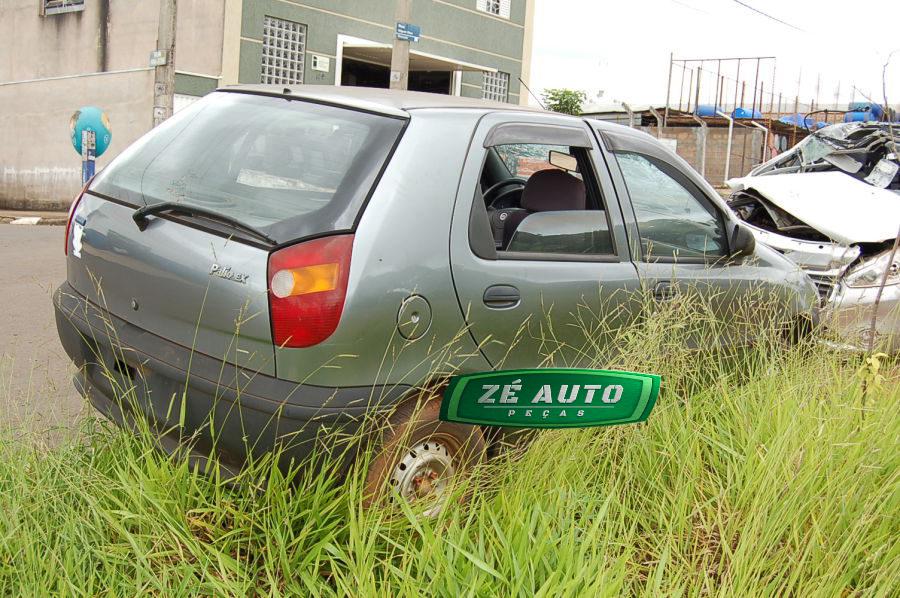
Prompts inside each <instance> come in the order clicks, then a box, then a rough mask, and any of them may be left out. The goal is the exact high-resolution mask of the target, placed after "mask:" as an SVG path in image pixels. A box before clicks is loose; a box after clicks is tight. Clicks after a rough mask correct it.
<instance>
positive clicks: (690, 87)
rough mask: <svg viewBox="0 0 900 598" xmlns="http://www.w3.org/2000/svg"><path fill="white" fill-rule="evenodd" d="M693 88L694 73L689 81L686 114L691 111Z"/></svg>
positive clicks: (692, 72)
mask: <svg viewBox="0 0 900 598" xmlns="http://www.w3.org/2000/svg"><path fill="white" fill-rule="evenodd" d="M693 88H694V71H691V76H690V78H689V79H688V97H687V110H685V112H690V111H691V90H692V89H693Z"/></svg>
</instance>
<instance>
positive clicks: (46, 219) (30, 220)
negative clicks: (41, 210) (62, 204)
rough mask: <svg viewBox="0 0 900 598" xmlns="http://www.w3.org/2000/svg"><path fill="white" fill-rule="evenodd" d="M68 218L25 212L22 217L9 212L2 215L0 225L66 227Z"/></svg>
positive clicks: (0, 215)
mask: <svg viewBox="0 0 900 598" xmlns="http://www.w3.org/2000/svg"><path fill="white" fill-rule="evenodd" d="M67 221H68V218H67V217H66V216H60V215H59V214H53V213H51V214H47V215H46V216H44V215H40V216H39V215H36V214H34V213H33V212H32V213H28V212H23V213H22V214H21V215H14V214H10V213H9V212H7V213H5V214H0V223H2V224H12V225H17V226H22V225H24V226H34V225H45V226H65V224H66V222H67Z"/></svg>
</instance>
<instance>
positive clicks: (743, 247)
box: [731, 222, 756, 258]
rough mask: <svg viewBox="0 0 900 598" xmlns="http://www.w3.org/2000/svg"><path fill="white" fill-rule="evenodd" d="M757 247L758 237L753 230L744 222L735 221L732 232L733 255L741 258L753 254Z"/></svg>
mask: <svg viewBox="0 0 900 598" xmlns="http://www.w3.org/2000/svg"><path fill="white" fill-rule="evenodd" d="M755 249H756V237H754V236H753V232H752V231H751V230H750V229H749V228H747V227H746V226H744V225H743V224H740V223H737V222H735V223H734V230H732V232H731V257H732V258H741V257H746V256H748V255H753V251H754V250H755Z"/></svg>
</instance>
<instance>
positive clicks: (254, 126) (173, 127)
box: [91, 92, 405, 243]
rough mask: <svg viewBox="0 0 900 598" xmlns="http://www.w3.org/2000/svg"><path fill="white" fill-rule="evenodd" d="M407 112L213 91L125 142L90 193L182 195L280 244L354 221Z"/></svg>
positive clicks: (137, 200) (151, 198) (152, 198)
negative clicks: (136, 138)
mask: <svg viewBox="0 0 900 598" xmlns="http://www.w3.org/2000/svg"><path fill="white" fill-rule="evenodd" d="M404 122H405V121H404V120H403V119H398V118H393V117H389V116H382V115H377V114H370V113H366V112H360V111H356V110H351V109H347V108H338V107H334V106H324V105H320V104H313V103H310V102H304V101H299V100H288V99H284V98H279V97H269V96H262V95H252V94H246V93H233V92H217V93H213V94H210V95H209V96H207V97H205V98H204V99H203V100H201V101H199V102H196V103H194V104H192V105H191V106H189V107H187V108H185V109H184V110H182V111H181V112H179V113H178V114H176V115H175V116H173V117H172V118H170V119H169V120H167V121H166V122H165V123H163V124H162V125H160V126H159V127H157V128H156V129H154V130H153V131H151V132H150V133H148V134H147V135H145V136H144V137H143V138H141V139H140V140H139V141H138V142H136V143H135V144H134V145H132V146H131V147H129V148H128V149H127V150H125V151H124V152H123V153H122V154H121V155H119V156H118V157H117V158H116V159H115V160H113V162H112V163H111V164H110V165H109V166H108V167H107V168H105V169H104V170H103V172H101V173H100V174H99V175H98V176H97V179H96V180H95V183H94V184H93V185H92V186H91V191H94V192H97V193H100V194H103V195H108V196H110V197H113V198H115V199H118V200H121V201H125V202H128V203H131V204H133V205H135V206H138V207H140V206H143V205H145V204H146V205H152V204H155V203H159V202H168V201H174V202H181V203H184V204H187V205H191V206H198V207H202V208H206V209H211V210H214V211H216V212H217V213H221V214H223V215H225V216H230V217H232V218H236V219H238V220H239V221H240V222H242V223H244V224H247V225H250V226H253V227H256V228H258V229H260V230H262V231H263V232H265V233H267V234H268V235H269V236H270V237H272V238H274V239H275V240H276V241H278V242H279V243H281V242H285V241H290V240H293V239H298V238H300V237H304V236H308V235H313V234H319V233H322V232H329V231H336V230H347V229H350V228H352V226H353V223H354V221H355V220H356V217H357V215H358V213H359V210H360V207H361V206H362V204H363V202H364V201H365V198H366V196H367V195H368V193H369V191H370V189H371V188H372V186H373V185H374V183H375V179H376V178H377V176H378V173H379V171H380V170H381V168H382V166H383V165H384V162H385V160H386V159H387V157H388V155H389V154H390V152H391V148H392V147H393V145H394V143H395V142H396V140H397V138H398V136H399V135H400V132H401V130H402V129H403V125H404Z"/></svg>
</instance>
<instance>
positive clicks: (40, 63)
mask: <svg viewBox="0 0 900 598" xmlns="http://www.w3.org/2000/svg"><path fill="white" fill-rule="evenodd" d="M533 15H534V0H413V1H412V11H411V18H410V21H411V22H413V23H414V24H417V25H419V26H420V27H421V30H422V35H421V39H420V41H419V42H418V43H414V44H411V59H410V88H411V89H419V90H422V91H430V92H434V93H448V94H455V95H465V96H472V97H486V98H490V99H495V100H500V101H507V102H513V103H517V102H522V103H526V100H527V98H526V97H525V93H527V92H525V90H524V88H522V89H520V87H521V86H520V84H519V78H520V77H521V78H522V79H523V80H524V81H526V83H527V81H528V73H529V70H530V55H531V32H532V25H533ZM158 17H159V0H3V2H2V3H0V130H2V131H3V132H4V137H5V138H6V140H7V142H6V143H4V144H2V145H0V207H29V208H35V207H44V208H60V207H66V206H68V204H69V203H70V201H71V199H72V197H73V196H74V194H75V193H77V191H78V189H79V188H80V177H81V162H80V158H79V156H78V155H77V154H76V153H75V151H74V150H73V149H72V146H71V143H70V140H69V119H70V117H71V115H72V113H73V112H74V111H75V110H77V109H78V108H79V107H81V106H86V105H93V106H97V107H99V108H102V109H103V110H104V111H105V112H106V113H107V115H108V116H109V119H110V122H111V123H112V131H113V138H112V143H111V146H110V149H109V151H107V152H106V154H104V155H103V156H102V157H101V158H100V159H99V160H98V164H97V167H98V168H102V167H103V165H104V164H106V163H108V162H109V160H110V159H112V158H113V157H114V156H115V155H116V154H117V153H118V152H120V151H122V150H123V149H124V148H125V147H127V146H128V145H129V144H130V143H132V142H133V141H134V140H136V139H137V138H138V137H140V136H141V135H142V134H144V133H145V132H146V131H148V130H149V129H150V127H151V125H152V113H153V110H152V106H153V85H154V69H153V67H151V66H150V55H151V53H152V52H153V51H154V50H155V49H156V38H157V29H158V27H157V25H158ZM393 37H394V0H179V2H178V20H177V35H176V51H175V69H176V81H175V92H176V93H175V108H176V110H177V109H178V108H179V107H181V106H183V105H185V104H187V103H189V102H191V101H194V100H195V99H196V98H198V97H200V96H202V95H204V94H206V93H209V92H210V91H212V90H213V89H215V88H216V87H219V86H221V85H229V84H234V83H260V82H264V83H279V84H299V83H313V84H323V85H362V86H369V87H387V85H388V79H389V70H390V68H389V67H390V51H391V50H390V46H391V43H392V40H393Z"/></svg>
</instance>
